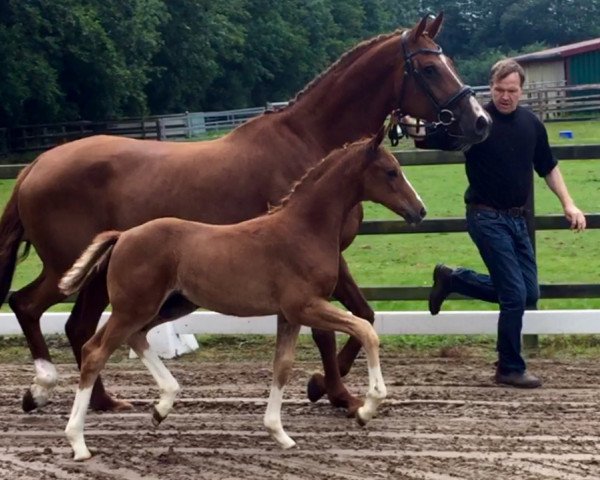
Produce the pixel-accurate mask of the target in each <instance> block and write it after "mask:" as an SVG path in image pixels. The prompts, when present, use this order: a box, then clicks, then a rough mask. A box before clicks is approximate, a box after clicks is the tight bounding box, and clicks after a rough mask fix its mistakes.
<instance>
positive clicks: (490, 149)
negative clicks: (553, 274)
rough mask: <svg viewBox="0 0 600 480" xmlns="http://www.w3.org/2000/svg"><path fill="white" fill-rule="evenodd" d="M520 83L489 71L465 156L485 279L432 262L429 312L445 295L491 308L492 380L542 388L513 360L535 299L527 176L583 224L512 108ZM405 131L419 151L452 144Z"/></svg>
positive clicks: (530, 129)
mask: <svg viewBox="0 0 600 480" xmlns="http://www.w3.org/2000/svg"><path fill="white" fill-rule="evenodd" d="M524 81H525V73H524V71H523V69H522V68H521V66H520V65H519V64H518V63H516V62H515V61H514V60H511V59H506V60H501V61H499V62H497V63H496V64H495V65H494V66H493V67H492V69H491V73H490V87H491V94H492V101H491V102H490V103H489V104H487V105H486V106H485V109H486V110H487V112H488V113H489V114H490V116H491V117H492V120H493V124H492V128H491V132H490V136H489V137H488V138H487V139H486V140H485V141H483V142H482V143H479V144H476V145H473V146H472V147H471V148H470V149H469V150H467V151H466V152H465V158H466V173H467V178H468V182H469V186H468V188H467V190H466V193H465V203H466V211H467V213H466V217H467V227H468V232H469V235H470V237H471V239H472V240H473V242H474V243H475V245H476V246H477V248H478V250H479V253H480V255H481V257H482V259H483V261H484V263H485V265H486V267H487V269H488V272H489V275H486V274H481V273H477V272H475V271H473V270H469V269H466V268H456V269H451V268H449V267H447V266H445V265H443V264H438V265H437V266H436V267H435V269H434V271H433V287H432V289H431V293H430V297H429V311H430V312H431V314H432V315H436V314H437V313H438V312H439V311H440V308H441V306H442V303H443V302H444V300H445V299H446V298H447V297H448V295H449V294H450V293H452V292H457V293H460V294H463V295H466V296H469V297H472V298H476V299H480V300H484V301H488V302H494V303H498V304H499V306H500V316H499V319H498V340H497V350H498V362H497V363H496V375H495V380H496V382H497V383H499V384H507V385H512V386H515V387H521V388H536V387H539V386H541V384H542V382H541V381H540V379H539V378H537V377H536V376H534V375H532V374H530V373H529V372H527V370H526V365H525V361H524V360H523V357H522V356H521V329H522V321H523V313H524V310H525V308H526V307H529V306H534V305H535V304H536V302H537V300H538V297H539V286H538V279H537V266H536V263H535V256H534V253H533V248H532V245H531V242H530V239H529V236H528V233H527V225H526V220H525V216H524V214H525V208H524V205H525V203H526V201H527V198H528V196H529V195H530V194H531V193H532V192H531V182H532V179H533V170H535V171H536V172H537V174H538V175H540V176H541V177H543V178H544V179H545V181H546V183H547V184H548V186H549V187H550V189H551V190H552V192H554V194H555V195H556V196H557V197H558V199H559V200H560V203H561V204H562V208H563V210H564V214H565V217H566V218H567V220H568V221H569V222H570V224H571V228H572V229H574V230H576V231H581V230H584V229H585V227H586V220H585V216H584V215H583V213H582V212H581V210H579V208H577V207H576V206H575V203H574V202H573V199H572V198H571V196H570V195H569V192H568V190H567V187H566V185H565V182H564V180H563V177H562V175H561V172H560V169H559V167H558V164H557V161H556V159H555V158H554V157H553V156H552V153H551V150H550V146H549V144H548V135H547V133H546V129H545V127H544V125H543V123H542V122H541V121H540V120H538V118H537V117H536V116H535V115H534V114H533V113H532V112H530V111H528V110H526V109H524V108H523V107H520V106H519V100H520V98H521V94H522V87H523V83H524ZM421 130H422V129H421ZM409 133H410V134H414V137H415V144H416V146H417V147H419V148H437V149H442V150H453V149H456V148H457V146H458V145H457V143H456V142H455V140H453V138H452V137H451V136H449V135H448V134H447V133H446V131H445V130H444V129H436V130H434V131H433V132H428V133H430V135H428V136H427V137H426V138H424V137H423V135H422V134H421V135H419V133H420V132H418V131H416V129H412V132H411V131H410V129H409Z"/></svg>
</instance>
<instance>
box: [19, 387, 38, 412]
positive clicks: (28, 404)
mask: <svg viewBox="0 0 600 480" xmlns="http://www.w3.org/2000/svg"><path fill="white" fill-rule="evenodd" d="M21 407H22V408H23V411H24V412H25V413H28V412H31V411H32V410H35V409H36V408H37V407H38V406H37V403H35V399H34V398H33V395H32V394H31V390H29V389H27V391H26V392H25V394H24V395H23V401H22V402H21Z"/></svg>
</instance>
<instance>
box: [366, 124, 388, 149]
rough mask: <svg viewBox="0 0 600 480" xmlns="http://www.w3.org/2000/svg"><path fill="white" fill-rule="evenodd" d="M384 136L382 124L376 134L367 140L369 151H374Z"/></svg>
mask: <svg viewBox="0 0 600 480" xmlns="http://www.w3.org/2000/svg"><path fill="white" fill-rule="evenodd" d="M384 137H385V125H383V126H382V127H381V128H380V129H379V131H378V132H377V134H376V135H375V136H374V137H373V138H372V139H371V141H370V142H369V151H371V152H376V151H377V149H378V148H379V145H381V142H382V141H383V138H384Z"/></svg>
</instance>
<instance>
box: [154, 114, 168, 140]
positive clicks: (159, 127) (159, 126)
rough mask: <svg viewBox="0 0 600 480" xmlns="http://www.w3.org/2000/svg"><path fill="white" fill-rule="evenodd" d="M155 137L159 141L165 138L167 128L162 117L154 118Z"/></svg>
mask: <svg viewBox="0 0 600 480" xmlns="http://www.w3.org/2000/svg"><path fill="white" fill-rule="evenodd" d="M156 139H157V140H160V141H161V142H162V141H165V140H166V139H167V129H166V127H165V121H164V120H163V119H162V118H158V119H156Z"/></svg>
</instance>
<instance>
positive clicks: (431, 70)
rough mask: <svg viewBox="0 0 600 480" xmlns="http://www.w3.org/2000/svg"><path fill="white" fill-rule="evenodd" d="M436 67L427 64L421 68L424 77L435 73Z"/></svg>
mask: <svg viewBox="0 0 600 480" xmlns="http://www.w3.org/2000/svg"><path fill="white" fill-rule="evenodd" d="M435 72H436V69H435V67H434V66H433V65H427V66H426V67H425V68H423V74H424V75H425V76H426V77H432V76H433V75H435Z"/></svg>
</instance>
